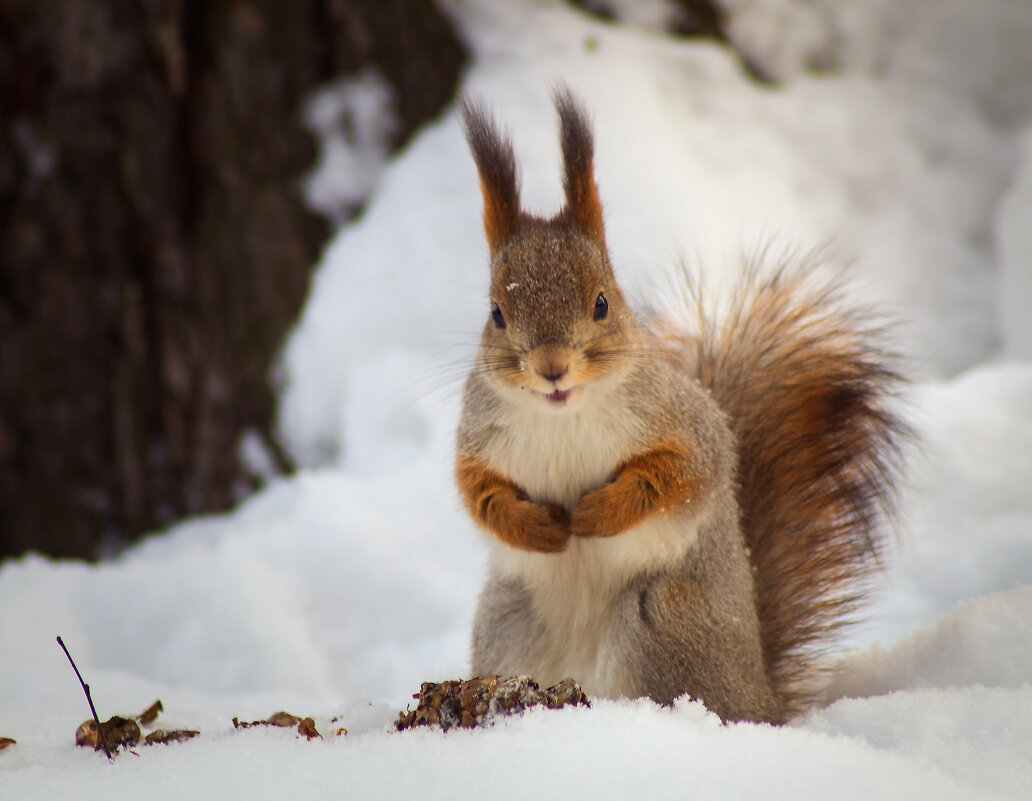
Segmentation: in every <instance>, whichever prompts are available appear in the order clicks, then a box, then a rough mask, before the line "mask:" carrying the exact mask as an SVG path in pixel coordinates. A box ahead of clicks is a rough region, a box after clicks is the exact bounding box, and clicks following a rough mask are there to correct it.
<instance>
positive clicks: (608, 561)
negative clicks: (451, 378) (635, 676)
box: [489, 399, 699, 696]
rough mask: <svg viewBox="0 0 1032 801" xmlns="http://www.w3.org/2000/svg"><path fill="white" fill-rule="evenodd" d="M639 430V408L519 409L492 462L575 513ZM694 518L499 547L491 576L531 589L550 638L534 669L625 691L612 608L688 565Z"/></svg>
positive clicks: (540, 497)
mask: <svg viewBox="0 0 1032 801" xmlns="http://www.w3.org/2000/svg"><path fill="white" fill-rule="evenodd" d="M585 400H588V399H585ZM641 426H642V424H641V422H640V420H639V418H638V417H637V416H636V415H635V414H634V413H633V412H632V411H631V410H629V409H623V408H621V407H620V406H619V405H617V404H611V403H596V404H591V405H588V404H585V406H584V408H582V409H579V410H570V412H569V413H561V414H553V413H548V410H546V411H545V412H544V413H542V412H540V411H538V410H536V409H533V408H532V407H531V408H527V407H524V406H514V407H513V408H512V409H511V411H510V413H509V415H508V417H507V418H506V419H505V421H504V424H503V425H502V426H500V427H499V428H498V429H497V431H496V437H495V438H494V440H493V442H492V443H491V447H490V457H489V458H490V460H491V462H492V465H493V466H494V467H495V468H497V469H499V470H500V471H501V472H502V473H503V474H504V475H506V476H508V477H510V478H512V479H513V480H514V481H515V482H516V483H517V484H518V485H519V486H520V487H521V488H523V490H524V491H525V492H526V493H527V494H528V495H529V496H530V498H531V499H532V500H534V501H538V502H547V503H557V504H560V505H562V506H564V507H565V508H567V509H568V510H570V509H573V507H574V506H575V505H576V503H577V501H578V500H579V499H580V497H581V496H582V495H584V493H586V492H590V491H591V490H594V489H598V488H600V487H602V486H604V485H605V484H606V483H607V482H608V481H609V480H610V479H611V478H613V476H614V474H615V472H616V470H617V468H618V467H619V465H620V464H621V463H622V462H623V461H625V460H626V459H628V458H629V457H630V456H631V455H633V453H634V452H635V450H636V447H635V446H636V443H637V442H640V441H641V440H642V439H643V437H642V433H641ZM693 512H694V510H691V509H689V507H687V506H684V507H679V508H677V509H672V510H668V512H667V513H665V514H663V515H658V516H655V517H653V518H650V519H649V520H646V521H645V522H643V523H642V524H640V525H638V526H636V527H635V528H632V529H630V530H628V531H625V532H623V533H621V534H619V535H617V536H615V537H609V538H598V539H591V538H587V539H574V540H571V541H570V544H569V546H568V547H567V549H566V550H565V551H564V552H562V553H559V554H541V553H530V552H527V551H521V550H517V549H514V548H511V547H508V546H506V545H504V544H502V543H501V542H497V541H495V542H494V545H493V548H492V556H491V567H492V570H493V571H494V572H495V574H496V575H498V576H504V577H508V578H518V579H520V580H521V581H522V582H523V583H524V584H525V586H526V587H527V588H528V589H529V590H530V592H531V595H532V597H533V604H534V612H535V615H536V617H537V618H538V619H539V620H540V622H541V624H542V626H543V628H544V632H543V633H544V638H543V640H544V641H543V642H542V643H537V644H534V646H533V647H528V648H527V649H526V651H525V653H526V654H527V655H528V657H527V658H528V659H530V660H532V662H533V663H532V664H526V665H525V670H526V672H529V673H531V675H534V676H535V677H536V678H538V679H539V680H541V681H551V680H552V679H555V680H558V679H560V678H563V677H564V676H568V675H575V676H577V677H578V679H579V680H580V681H581V683H582V686H584V687H585V689H586V690H589V688H590V691H592V692H594V693H595V694H599V695H610V696H612V695H622V694H625V693H626V692H627V688H626V686H625V684H626V682H625V681H624V679H623V678H622V677H621V670H620V667H619V665H620V662H621V660H620V659H619V658H618V656H617V655H616V654H614V653H612V652H611V648H610V647H609V646H607V634H608V632H609V630H610V622H611V619H612V617H613V606H614V604H615V603H616V602H617V599H618V596H619V594H620V592H621V591H622V590H623V589H624V588H626V587H627V585H628V584H629V583H630V582H631V581H633V580H634V579H635V578H636V577H637V576H639V575H640V574H642V573H644V572H648V571H654V570H656V569H658V568H661V567H663V566H665V565H669V564H672V563H675V562H679V561H680V560H682V559H683V558H684V555H685V553H686V552H687V551H688V549H689V548H691V546H692V545H693V544H694V543H695V541H696V536H697V530H698V522H699V521H698V520H697V519H695V515H694V514H693ZM528 645H529V644H528Z"/></svg>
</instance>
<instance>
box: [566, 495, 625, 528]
mask: <svg viewBox="0 0 1032 801" xmlns="http://www.w3.org/2000/svg"><path fill="white" fill-rule="evenodd" d="M610 487H612V484H610V485H609V486H607V487H603V488H602V489H597V490H594V491H593V492H589V493H588V494H587V495H584V496H583V497H582V498H581V499H580V500H579V501H578V502H577V505H576V506H575V507H573V512H572V513H571V514H570V533H571V534H572V535H573V536H574V537H612V536H613V535H615V534H619V533H620V532H621V531H622V530H623V529H622V528H620V527H619V526H620V523H621V522H622V521H621V519H620V517H621V516H620V515H619V514H618V513H617V510H616V509H614V508H612V507H613V500H614V499H613V497H612V494H613V493H612V491H611V490H610Z"/></svg>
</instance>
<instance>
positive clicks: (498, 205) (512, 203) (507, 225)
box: [460, 98, 520, 251]
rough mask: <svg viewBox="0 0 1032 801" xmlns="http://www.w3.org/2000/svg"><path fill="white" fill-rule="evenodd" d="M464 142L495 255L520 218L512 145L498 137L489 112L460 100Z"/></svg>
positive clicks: (507, 140)
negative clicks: (477, 178)
mask: <svg viewBox="0 0 1032 801" xmlns="http://www.w3.org/2000/svg"><path fill="white" fill-rule="evenodd" d="M460 108H461V109H462V119H463V123H464V125H465V129H466V141H467V142H468V143H469V149H470V151H471V152H472V154H473V160H474V161H475V162H476V165H477V172H478V173H479V174H480V191H481V192H482V193H483V196H484V232H485V233H486V234H487V244H488V245H489V246H490V248H491V250H492V251H494V250H495V249H497V248H498V246H499V245H501V244H502V242H504V241H505V239H506V238H507V237H508V236H509V234H511V233H512V230H513V228H514V227H515V226H516V223H517V221H518V220H519V216H520V182H519V176H518V174H517V170H516V156H515V154H514V153H513V150H512V142H511V141H510V140H509V137H507V136H501V135H500V134H499V133H498V129H497V128H496V127H495V123H494V120H493V119H492V118H491V114H490V112H488V111H487V109H485V108H484V107H483V106H482V105H481V104H480V103H476V102H474V101H472V100H470V99H469V98H463V99H462V102H461V104H460Z"/></svg>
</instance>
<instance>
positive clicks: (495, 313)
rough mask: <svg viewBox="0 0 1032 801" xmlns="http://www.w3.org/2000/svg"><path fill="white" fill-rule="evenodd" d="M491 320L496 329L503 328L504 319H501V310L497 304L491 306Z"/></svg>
mask: <svg viewBox="0 0 1032 801" xmlns="http://www.w3.org/2000/svg"><path fill="white" fill-rule="evenodd" d="M491 319H492V320H494V324H495V326H497V327H498V328H505V318H504V317H502V310H501V309H500V308H498V304H497V303H492V304H491Z"/></svg>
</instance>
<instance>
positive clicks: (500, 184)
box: [462, 88, 640, 409]
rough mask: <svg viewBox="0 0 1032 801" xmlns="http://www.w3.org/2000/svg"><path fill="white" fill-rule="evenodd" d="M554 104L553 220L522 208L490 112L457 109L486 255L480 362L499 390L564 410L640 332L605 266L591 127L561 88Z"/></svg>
mask: <svg viewBox="0 0 1032 801" xmlns="http://www.w3.org/2000/svg"><path fill="white" fill-rule="evenodd" d="M555 105H556V110H557V111H558V112H559V130H560V141H561V145H562V157H563V191H564V193H565V196H566V203H565V205H564V206H563V208H562V209H561V210H560V211H559V213H558V214H556V215H555V216H554V217H552V218H551V219H543V218H540V217H535V216H533V215H530V214H527V213H526V212H524V211H523V210H522V209H521V208H520V191H519V176H518V170H517V166H516V158H515V155H514V154H513V149H512V143H511V142H510V141H509V139H508V138H507V137H503V136H501V135H500V134H499V132H498V130H497V128H496V127H495V124H494V122H493V120H492V119H491V116H490V114H489V113H488V112H487V111H486V110H485V109H484V108H483V107H482V106H480V105H477V104H475V103H472V102H470V101H469V100H464V101H463V103H462V114H463V118H464V120H465V127H466V139H467V141H468V142H469V146H470V150H471V151H472V153H473V159H474V161H475V162H476V165H477V171H478V172H479V175H480V189H481V192H482V193H483V196H484V231H485V233H486V234H487V243H488V246H489V247H490V251H491V291H490V301H489V307H488V315H487V322H486V325H485V329H484V335H483V338H482V341H481V353H480V359H481V366H482V368H483V369H484V371H485V373H486V375H487V376H488V378H489V379H490V380H493V381H494V382H495V383H496V384H497V385H498V386H499V388H500V389H502V391H505V392H512V393H513V394H514V395H519V396H523V397H526V398H528V399H530V400H531V402H534V403H539V404H541V405H542V408H552V409H565V408H570V407H573V406H576V405H577V403H578V402H579V400H580V399H581V397H582V395H583V393H584V392H585V391H590V388H591V387H592V386H598V385H599V383H601V382H604V380H605V379H607V378H618V377H619V376H620V375H623V374H624V373H625V372H626V371H627V369H628V366H629V364H630V360H631V358H632V354H633V352H634V349H635V345H636V343H637V342H638V340H639V338H640V328H639V325H638V322H637V320H636V318H635V316H634V313H633V312H632V311H631V310H630V308H629V307H628V305H627V302H626V301H625V299H624V297H623V293H622V292H621V291H620V288H619V286H617V284H616V279H615V277H614V275H613V268H612V266H611V265H610V263H609V254H608V252H607V249H606V242H605V229H604V227H603V224H602V205H601V203H600V202H599V199H598V189H597V187H596V186H595V176H594V172H593V167H592V156H593V150H594V148H593V142H592V135H591V125H590V123H589V122H588V118H587V115H586V113H585V112H584V109H583V108H582V107H581V106H580V105H579V104H578V103H577V101H576V100H575V99H574V97H573V96H572V95H571V94H570V92H569V90H568V89H566V88H560V89H558V90H557V91H556V93H555Z"/></svg>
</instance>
